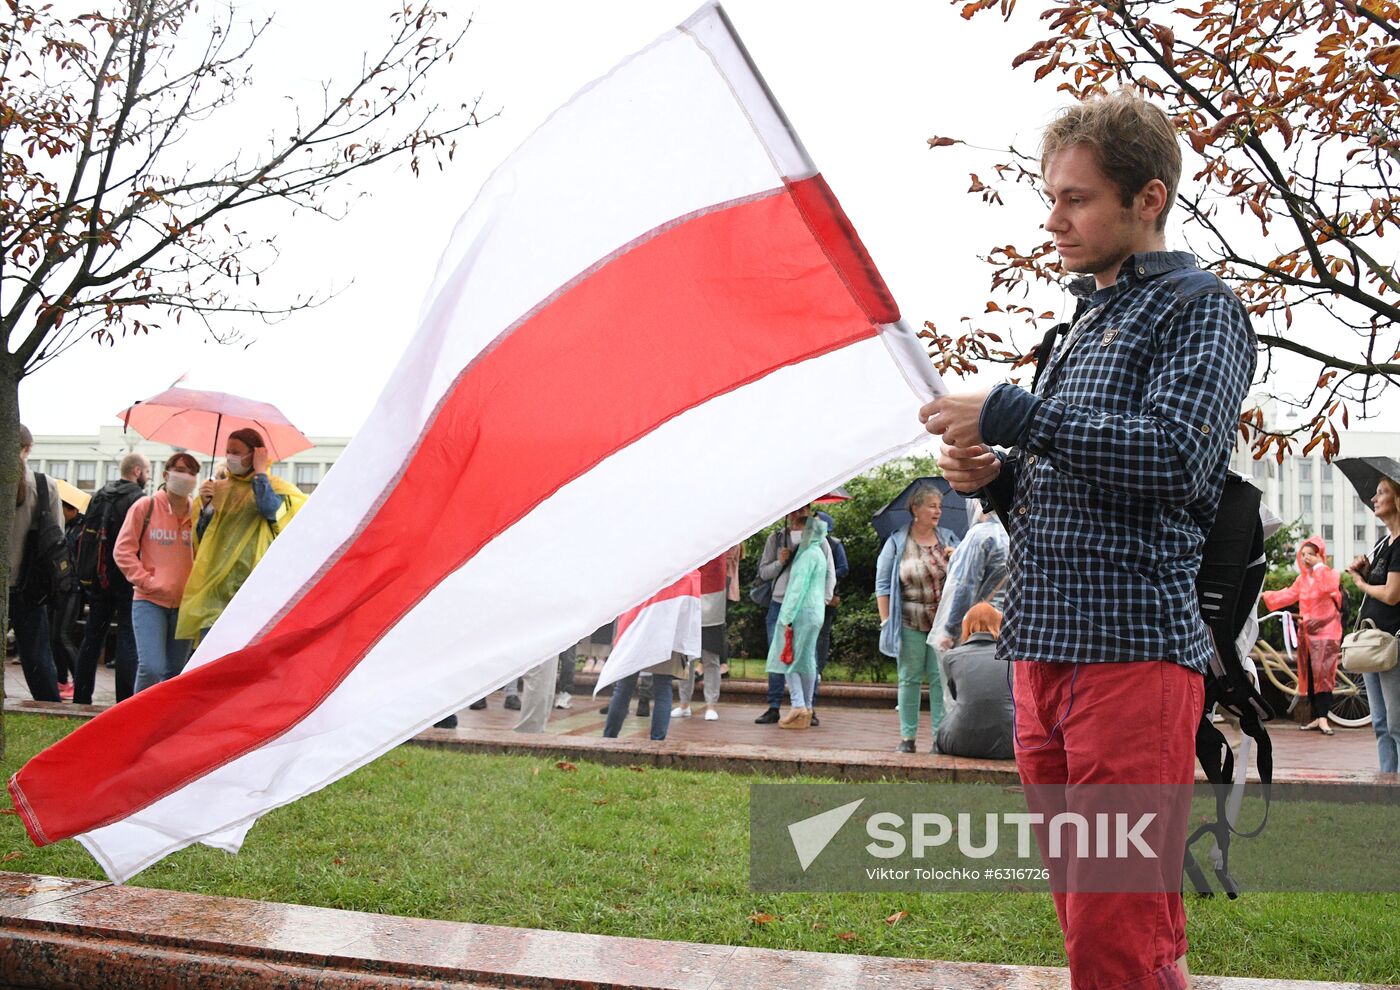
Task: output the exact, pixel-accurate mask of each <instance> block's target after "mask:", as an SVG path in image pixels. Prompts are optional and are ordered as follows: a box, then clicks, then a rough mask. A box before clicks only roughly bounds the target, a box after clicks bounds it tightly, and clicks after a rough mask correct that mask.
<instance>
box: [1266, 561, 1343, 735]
mask: <svg viewBox="0 0 1400 990" xmlns="http://www.w3.org/2000/svg"><path fill="white" fill-rule="evenodd" d="M1263 600H1264V607H1265V608H1267V609H1268V610H1269V611H1271V612H1274V611H1277V610H1279V609H1281V608H1287V607H1288V606H1290V605H1297V606H1298V617H1299V619H1300V620H1301V621H1300V622H1299V623H1298V696H1299V697H1300V698H1301V697H1302V696H1303V694H1304V692H1306V693H1307V696H1308V704H1309V706H1310V708H1311V710H1310V711H1309V712H1308V716H1309V718H1310V719H1311V721H1309V722H1308V723H1307V724H1306V725H1300V726H1299V728H1300V729H1303V730H1307V729H1316V730H1318V731H1320V732H1321V733H1322V734H1323V735H1324V736H1330V735H1332V726H1331V724H1330V723H1329V722H1328V721H1327V713H1328V712H1329V711H1331V710H1332V689H1333V688H1334V687H1336V686H1337V661H1339V660H1340V659H1341V658H1342V579H1341V576H1340V575H1339V574H1338V573H1337V572H1336V571H1334V570H1333V569H1332V568H1330V567H1328V566H1327V544H1326V543H1324V542H1323V540H1322V537H1321V536H1310V537H1308V538H1307V539H1306V540H1304V541H1303V542H1302V543H1301V544H1299V545H1298V577H1297V578H1296V579H1295V580H1294V582H1293V583H1292V584H1291V585H1289V586H1288V587H1287V588H1280V589H1279V590H1277V591H1266V592H1264V598H1263Z"/></svg>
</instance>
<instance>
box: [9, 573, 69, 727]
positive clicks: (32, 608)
mask: <svg viewBox="0 0 1400 990" xmlns="http://www.w3.org/2000/svg"><path fill="white" fill-rule="evenodd" d="M10 624H11V625H12V626H14V628H15V649H16V650H17V651H18V652H19V665H20V667H21V669H23V671H24V683H25V684H27V685H28V686H29V696H30V697H31V698H33V699H34V700H35V701H57V700H58V677H57V676H56V675H55V674H54V669H53V651H52V647H51V646H50V644H49V607H48V605H33V604H30V603H29V602H26V601H25V600H24V598H23V597H22V596H20V595H19V594H17V593H15V592H11V593H10Z"/></svg>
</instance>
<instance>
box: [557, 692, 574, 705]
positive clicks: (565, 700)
mask: <svg viewBox="0 0 1400 990" xmlns="http://www.w3.org/2000/svg"><path fill="white" fill-rule="evenodd" d="M554 707H555V708H572V707H574V696H573V695H572V694H570V693H569V692H568V691H560V692H559V696H558V697H557V698H555V699H554Z"/></svg>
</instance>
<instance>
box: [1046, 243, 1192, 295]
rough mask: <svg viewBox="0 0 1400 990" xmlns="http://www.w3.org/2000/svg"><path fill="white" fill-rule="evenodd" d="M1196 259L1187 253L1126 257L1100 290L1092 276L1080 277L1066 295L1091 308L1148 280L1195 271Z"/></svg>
mask: <svg viewBox="0 0 1400 990" xmlns="http://www.w3.org/2000/svg"><path fill="white" fill-rule="evenodd" d="M1195 267H1196V257H1195V255H1193V254H1192V253H1191V252H1190V251H1143V252H1141V253H1140V254H1130V255H1128V257H1126V258H1124V259H1123V264H1122V265H1121V266H1119V268H1118V278H1117V280H1116V281H1114V283H1113V284H1112V285H1110V286H1106V287H1105V288H1102V289H1100V288H1099V287H1098V283H1097V282H1095V281H1094V276H1092V275H1082V276H1080V277H1079V278H1077V279H1075V280H1074V281H1073V282H1071V283H1070V284H1069V291H1070V294H1071V295H1073V296H1074V297H1075V298H1076V299H1082V300H1084V301H1085V302H1086V303H1087V304H1089V305H1091V306H1098V305H1101V304H1102V303H1106V302H1108V301H1109V300H1110V299H1112V298H1113V297H1114V296H1118V295H1122V294H1123V293H1124V292H1127V291H1129V290H1131V289H1133V288H1135V287H1136V286H1138V285H1140V284H1141V283H1143V282H1146V281H1148V280H1149V279H1154V278H1156V277H1158V276H1159V275H1165V274H1167V273H1168V272H1174V271H1176V270H1177V269H1178V268H1195Z"/></svg>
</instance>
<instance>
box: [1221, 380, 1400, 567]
mask: <svg viewBox="0 0 1400 990" xmlns="http://www.w3.org/2000/svg"><path fill="white" fill-rule="evenodd" d="M1264 409H1265V421H1266V422H1268V420H1269V419H1270V416H1269V413H1270V409H1269V404H1268V403H1265V404H1264ZM1340 435H1341V440H1342V449H1341V453H1340V455H1339V456H1341V457H1377V456H1379V457H1391V458H1395V459H1396V460H1400V433H1385V432H1380V431H1369V430H1346V431H1343V432H1342V433H1341V434H1340ZM1303 440H1304V442H1305V441H1306V438H1303ZM1301 448H1302V443H1296V444H1295V449H1301ZM1230 466H1231V467H1232V468H1233V469H1234V470H1236V471H1238V472H1239V473H1240V474H1242V475H1244V476H1245V477H1246V478H1249V479H1250V480H1251V481H1253V482H1254V484H1255V485H1256V486H1257V487H1258V488H1260V489H1261V490H1262V491H1263V492H1264V503H1265V504H1266V505H1268V506H1269V508H1271V509H1273V510H1274V511H1275V512H1277V513H1278V514H1279V516H1280V517H1282V519H1283V520H1284V522H1288V523H1291V522H1293V521H1294V520H1299V519H1301V520H1302V522H1303V528H1304V530H1305V532H1306V534H1308V535H1311V534H1313V533H1317V534H1320V535H1321V536H1322V538H1323V540H1324V541H1326V543H1327V553H1328V556H1329V557H1330V558H1331V560H1330V563H1332V564H1333V566H1335V567H1337V568H1338V569H1339V570H1340V569H1344V568H1345V567H1346V565H1347V564H1349V563H1351V561H1352V559H1353V558H1355V557H1356V556H1357V555H1358V554H1365V553H1370V551H1371V548H1372V547H1374V546H1375V544H1376V541H1377V540H1379V539H1381V537H1383V536H1385V526H1384V525H1382V524H1381V522H1380V520H1378V519H1377V518H1376V517H1375V514H1374V513H1372V511H1371V505H1370V497H1369V494H1368V496H1367V498H1366V500H1365V501H1363V500H1362V499H1361V497H1360V496H1359V495H1358V494H1357V492H1356V489H1355V488H1353V487H1352V484H1351V482H1350V481H1348V480H1347V479H1346V477H1345V476H1344V475H1343V474H1342V472H1341V470H1340V469H1339V468H1337V467H1336V466H1335V465H1331V464H1328V463H1327V462H1326V461H1325V460H1323V458H1322V454H1321V445H1319V446H1318V447H1315V448H1313V452H1312V453H1311V454H1309V455H1308V456H1306V457H1304V456H1300V455H1298V454H1293V455H1286V456H1285V457H1284V459H1283V463H1282V464H1279V463H1278V462H1277V461H1275V460H1274V458H1273V456H1272V455H1271V456H1269V457H1267V458H1265V459H1264V460H1262V461H1256V460H1254V459H1253V456H1252V454H1251V453H1250V451H1249V449H1248V448H1247V447H1245V446H1243V445H1236V448H1235V453H1234V456H1233V458H1232V459H1231V462H1230Z"/></svg>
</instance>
